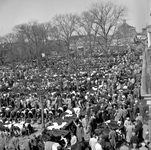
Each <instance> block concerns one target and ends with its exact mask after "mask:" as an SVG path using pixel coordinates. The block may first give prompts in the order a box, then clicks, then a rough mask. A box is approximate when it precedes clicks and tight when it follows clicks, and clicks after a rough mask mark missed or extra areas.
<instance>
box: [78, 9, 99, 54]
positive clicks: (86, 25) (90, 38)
mask: <svg viewBox="0 0 151 150" xmlns="http://www.w3.org/2000/svg"><path fill="white" fill-rule="evenodd" d="M94 21H95V16H94V15H93V14H92V13H91V12H90V11H84V12H83V13H82V14H81V16H80V17H79V32H78V33H79V34H80V35H85V39H84V40H85V43H86V46H87V47H88V49H89V50H90V52H91V53H92V50H93V49H94V48H95V44H96V38H97V33H98V26H97V25H96V26H95V25H94ZM94 26H95V27H94Z"/></svg>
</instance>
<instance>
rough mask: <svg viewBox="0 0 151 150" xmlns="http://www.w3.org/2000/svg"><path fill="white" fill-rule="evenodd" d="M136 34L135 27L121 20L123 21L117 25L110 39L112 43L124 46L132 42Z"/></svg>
mask: <svg viewBox="0 0 151 150" xmlns="http://www.w3.org/2000/svg"><path fill="white" fill-rule="evenodd" d="M136 36H137V32H136V28H135V27H133V26H130V25H129V24H127V23H126V20H123V23H122V24H121V25H119V26H118V28H117V30H116V31H115V35H114V38H113V41H112V45H116V46H124V45H127V44H130V43H134V38H135V37H136Z"/></svg>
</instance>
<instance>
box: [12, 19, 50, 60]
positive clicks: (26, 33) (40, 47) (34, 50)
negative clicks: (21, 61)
mask: <svg viewBox="0 0 151 150" xmlns="http://www.w3.org/2000/svg"><path fill="white" fill-rule="evenodd" d="M48 27H49V26H48V25H47V24H45V23H43V24H39V23H38V22H36V21H32V22H29V23H28V24H21V25H17V26H16V27H15V28H14V31H15V32H16V37H17V39H18V43H19V44H20V45H19V46H20V48H21V46H22V48H23V49H24V50H26V51H27V52H28V54H29V56H30V57H31V58H35V57H38V56H40V55H41V53H42V52H45V51H46V48H47V44H48V29H49V28H48Z"/></svg>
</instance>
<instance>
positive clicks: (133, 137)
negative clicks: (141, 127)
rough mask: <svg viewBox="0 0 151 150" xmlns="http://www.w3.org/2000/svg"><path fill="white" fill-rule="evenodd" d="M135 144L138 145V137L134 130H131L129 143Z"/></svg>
mask: <svg viewBox="0 0 151 150" xmlns="http://www.w3.org/2000/svg"><path fill="white" fill-rule="evenodd" d="M135 144H136V146H137V145H138V137H137V136H136V133H135V132H132V137H131V140H130V145H131V146H134V145H135Z"/></svg>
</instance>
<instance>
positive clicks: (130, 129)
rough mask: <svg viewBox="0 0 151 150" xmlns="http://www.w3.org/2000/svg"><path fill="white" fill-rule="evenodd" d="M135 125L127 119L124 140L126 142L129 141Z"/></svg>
mask: <svg viewBox="0 0 151 150" xmlns="http://www.w3.org/2000/svg"><path fill="white" fill-rule="evenodd" d="M134 128H135V126H134V125H133V124H132V122H131V121H129V124H128V125H127V126H126V141H127V143H130V140H131V137H132V132H133V129H134Z"/></svg>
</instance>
